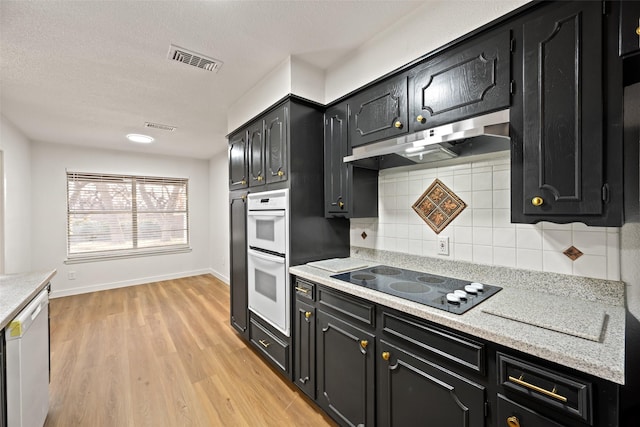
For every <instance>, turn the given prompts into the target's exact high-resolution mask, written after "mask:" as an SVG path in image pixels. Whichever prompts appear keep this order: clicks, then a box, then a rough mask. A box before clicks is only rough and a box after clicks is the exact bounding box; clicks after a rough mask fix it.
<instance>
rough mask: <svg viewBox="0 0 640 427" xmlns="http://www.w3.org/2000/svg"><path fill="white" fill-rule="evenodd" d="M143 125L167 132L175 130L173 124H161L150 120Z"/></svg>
mask: <svg viewBox="0 0 640 427" xmlns="http://www.w3.org/2000/svg"><path fill="white" fill-rule="evenodd" d="M144 127H146V128H151V129H160V130H168V131H169V132H173V131H174V130H176V127H175V126H169V125H162V124H160V123H151V122H144Z"/></svg>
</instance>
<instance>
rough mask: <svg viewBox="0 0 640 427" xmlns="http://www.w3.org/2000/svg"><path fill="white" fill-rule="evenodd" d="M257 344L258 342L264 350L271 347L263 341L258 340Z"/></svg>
mask: <svg viewBox="0 0 640 427" xmlns="http://www.w3.org/2000/svg"><path fill="white" fill-rule="evenodd" d="M258 342H259V343H260V344H262V346H263V347H264V348H267V347H269V346H270V345H271V343H270V342H266V341H265V340H258Z"/></svg>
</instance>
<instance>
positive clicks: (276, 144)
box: [264, 105, 288, 184]
mask: <svg viewBox="0 0 640 427" xmlns="http://www.w3.org/2000/svg"><path fill="white" fill-rule="evenodd" d="M287 112H288V108H287V106H286V105H285V106H283V107H280V108H278V109H276V110H275V111H272V112H271V113H269V114H267V115H266V116H265V118H264V133H265V147H266V164H267V168H266V169H267V171H266V174H267V176H266V179H267V184H270V183H272V182H280V181H285V180H286V179H287V178H288V170H287V169H288V168H287V161H288V158H287V135H288V132H287Z"/></svg>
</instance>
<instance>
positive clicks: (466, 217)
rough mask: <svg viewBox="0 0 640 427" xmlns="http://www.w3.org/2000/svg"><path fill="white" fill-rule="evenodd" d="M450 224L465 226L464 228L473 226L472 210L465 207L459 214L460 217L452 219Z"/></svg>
mask: <svg viewBox="0 0 640 427" xmlns="http://www.w3.org/2000/svg"><path fill="white" fill-rule="evenodd" d="M451 224H453V225H456V226H458V225H460V226H465V227H471V226H473V209H470V208H469V207H467V208H466V209H465V210H463V211H462V212H460V215H458V216H457V217H455V218H454V219H453V221H452V222H451Z"/></svg>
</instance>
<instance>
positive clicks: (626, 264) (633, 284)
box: [620, 223, 640, 320]
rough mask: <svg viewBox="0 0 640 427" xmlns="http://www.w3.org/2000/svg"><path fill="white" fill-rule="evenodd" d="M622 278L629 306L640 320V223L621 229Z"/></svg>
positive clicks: (626, 225) (627, 225)
mask: <svg viewBox="0 0 640 427" xmlns="http://www.w3.org/2000/svg"><path fill="white" fill-rule="evenodd" d="M620 252H621V253H620V258H621V272H620V273H621V279H622V281H623V282H625V284H626V285H627V306H628V308H629V311H630V312H631V314H633V315H634V316H635V317H636V318H637V319H639V320H640V224H638V223H634V224H625V225H624V226H623V227H622V228H621V229H620Z"/></svg>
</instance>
